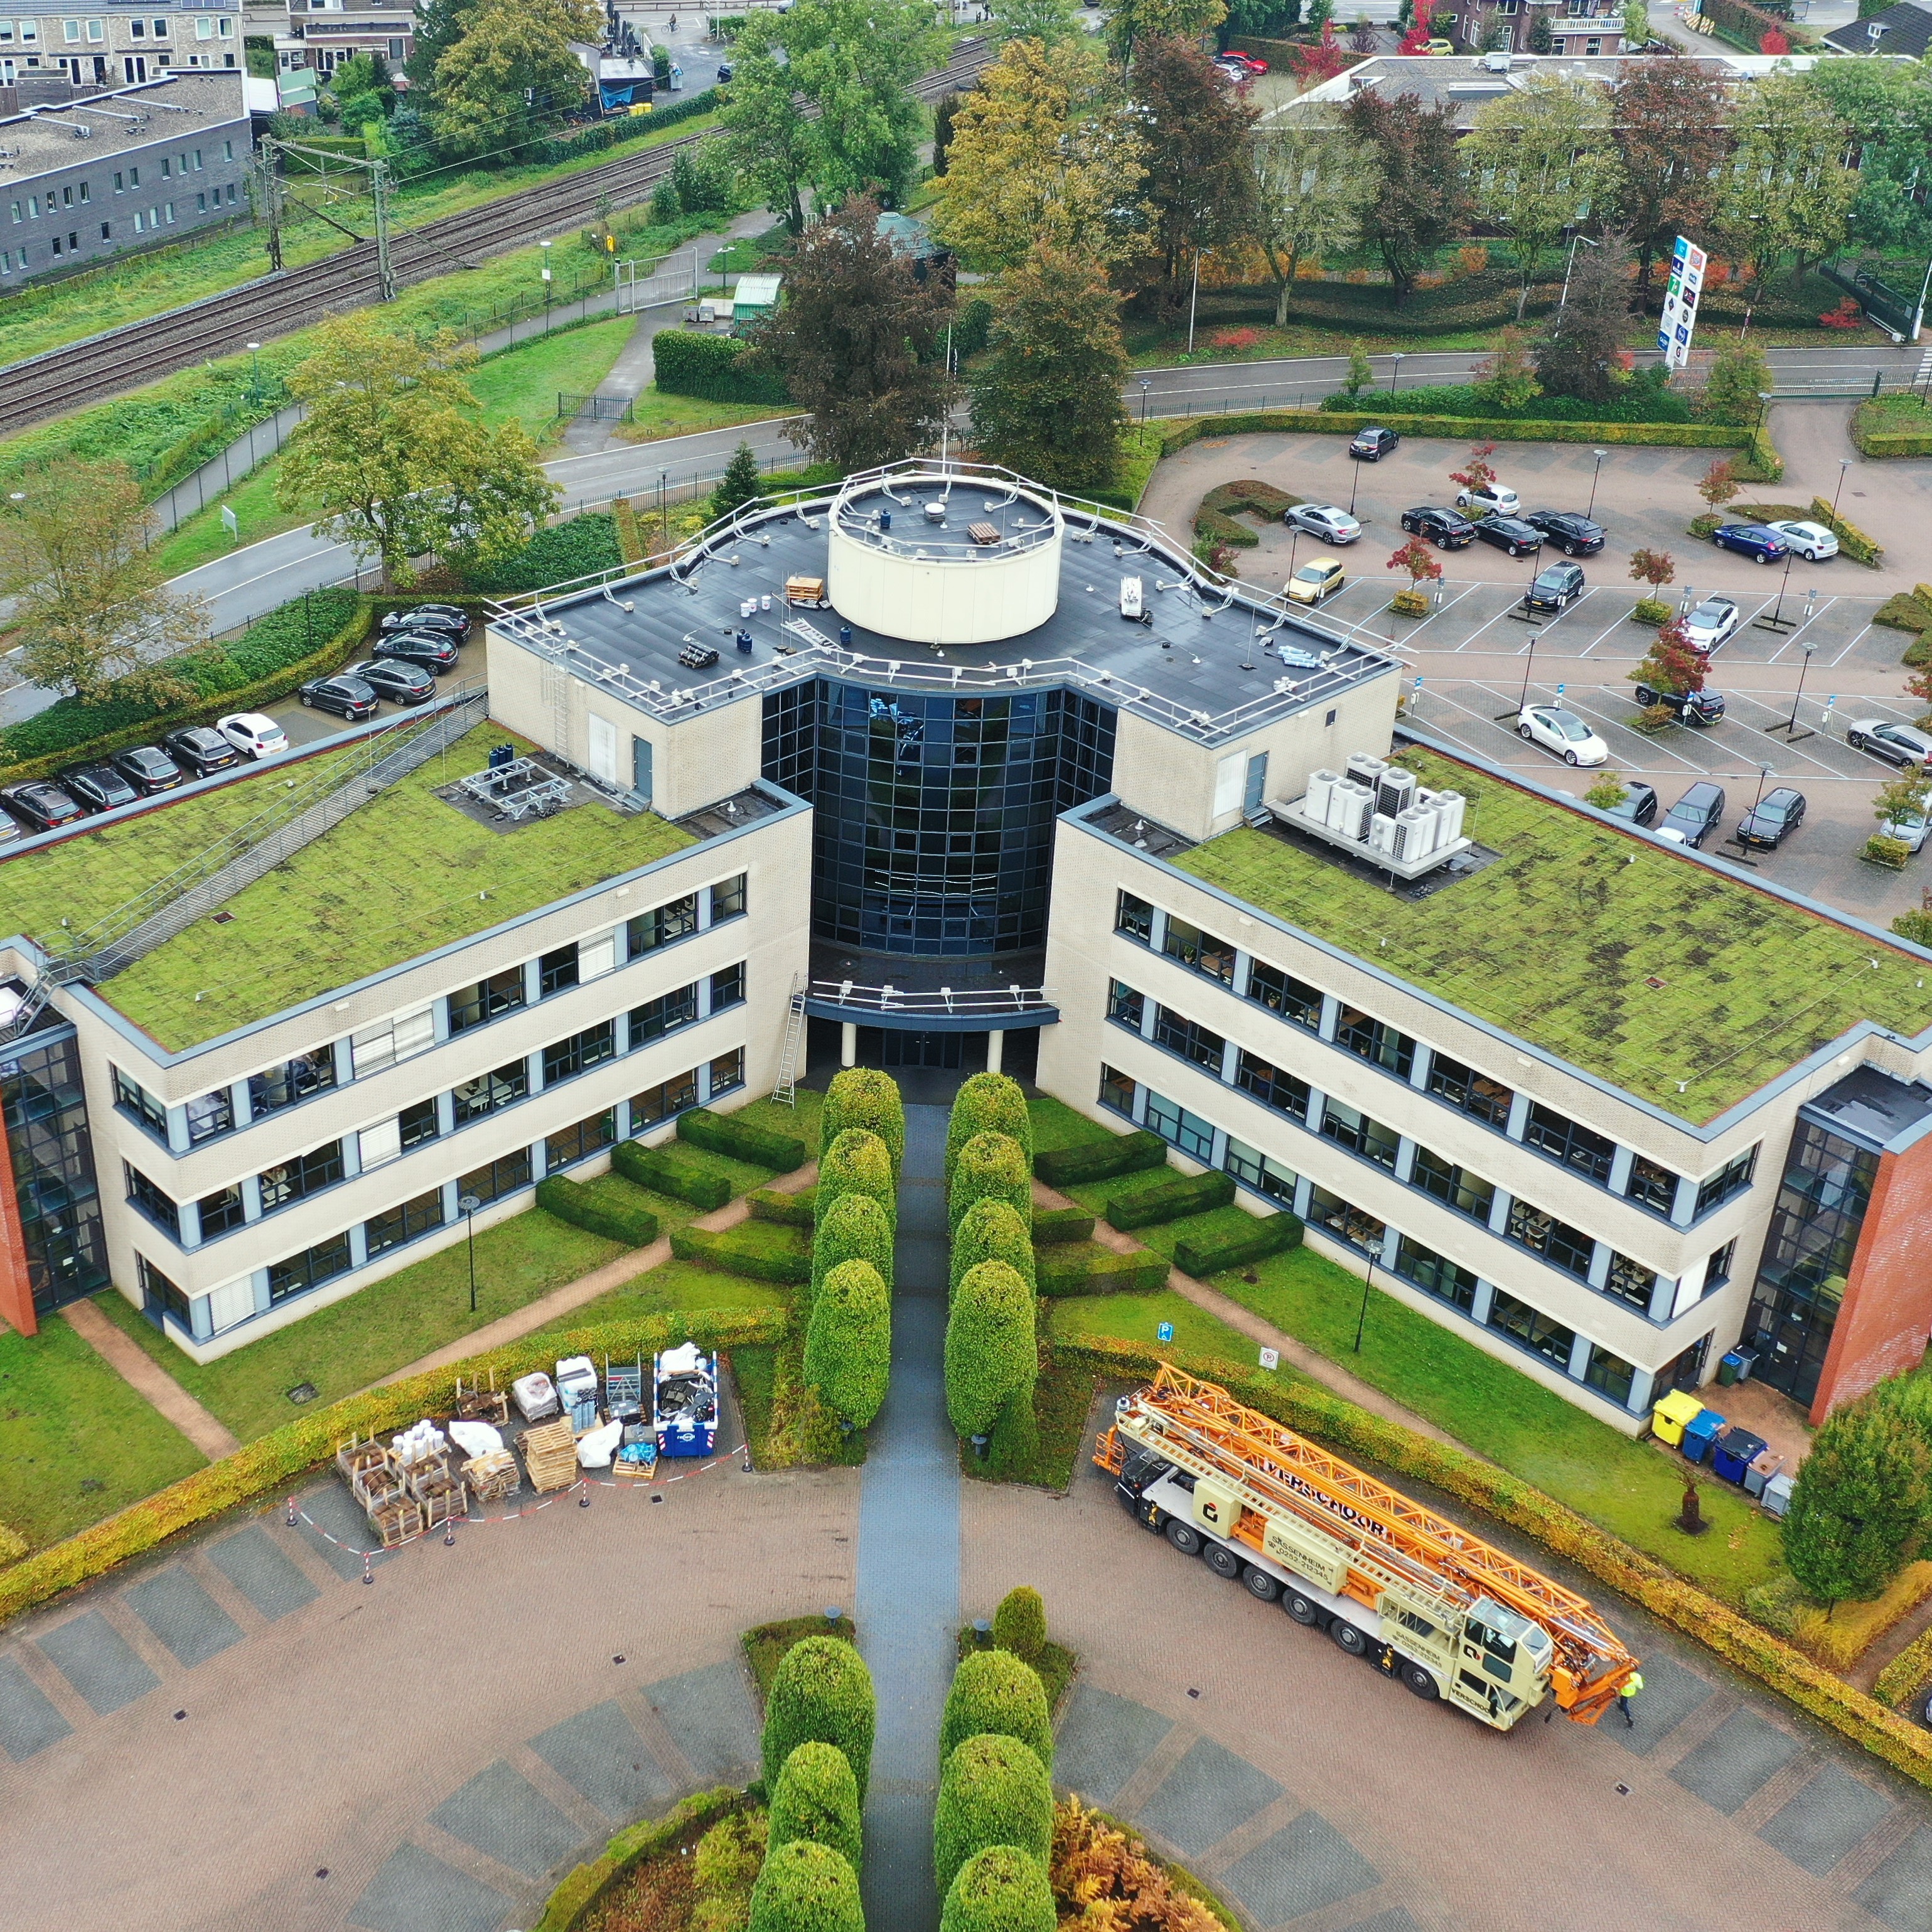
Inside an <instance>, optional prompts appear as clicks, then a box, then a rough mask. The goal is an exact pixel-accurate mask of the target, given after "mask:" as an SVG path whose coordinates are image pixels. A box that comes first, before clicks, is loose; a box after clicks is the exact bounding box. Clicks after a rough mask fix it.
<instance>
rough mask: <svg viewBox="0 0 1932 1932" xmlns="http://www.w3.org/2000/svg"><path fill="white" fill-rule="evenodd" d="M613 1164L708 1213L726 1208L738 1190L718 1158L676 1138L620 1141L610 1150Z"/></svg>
mask: <svg viewBox="0 0 1932 1932" xmlns="http://www.w3.org/2000/svg"><path fill="white" fill-rule="evenodd" d="M610 1165H611V1166H613V1168H615V1169H616V1170H617V1172H619V1174H621V1175H622V1176H623V1177H624V1178H625V1180H626V1181H635V1182H636V1183H637V1185H638V1186H639V1187H648V1188H649V1189H650V1190H652V1193H657V1194H668V1195H669V1196H670V1198H671V1199H673V1201H683V1202H688V1203H689V1205H691V1206H692V1207H693V1208H702V1209H704V1210H705V1211H707V1212H709V1211H710V1210H711V1209H712V1208H721V1207H723V1206H724V1204H725V1202H727V1201H729V1200H730V1198H731V1196H732V1195H733V1193H735V1192H736V1188H735V1186H734V1184H733V1181H732V1178H731V1176H730V1175H728V1174H727V1173H726V1172H724V1169H722V1168H721V1167H720V1166H718V1164H717V1163H715V1161H712V1160H706V1158H705V1157H704V1156H703V1154H694V1153H690V1152H688V1151H686V1150H685V1149H684V1148H681V1147H679V1145H678V1144H677V1143H676V1142H675V1141H673V1142H670V1143H669V1144H667V1145H665V1146H664V1147H646V1146H645V1145H643V1143H642V1142H640V1141H619V1142H618V1143H617V1145H616V1146H615V1147H614V1148H612V1149H611V1150H610Z"/></svg>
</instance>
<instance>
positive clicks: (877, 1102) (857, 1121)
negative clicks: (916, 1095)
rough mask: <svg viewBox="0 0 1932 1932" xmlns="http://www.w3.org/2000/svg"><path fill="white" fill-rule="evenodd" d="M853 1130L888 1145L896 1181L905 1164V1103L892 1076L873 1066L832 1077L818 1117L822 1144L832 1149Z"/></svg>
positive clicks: (854, 1069) (844, 1070)
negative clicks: (854, 1128)
mask: <svg viewBox="0 0 1932 1932" xmlns="http://www.w3.org/2000/svg"><path fill="white" fill-rule="evenodd" d="M851 1127H856V1128H857V1129H858V1130H859V1131H860V1132H861V1133H868V1134H877V1136H878V1137H879V1139H880V1140H882V1141H883V1142H885V1144H886V1153H888V1154H890V1155H891V1156H892V1175H893V1178H895V1180H896V1179H897V1178H898V1171H899V1168H900V1166H901V1163H903V1162H904V1160H905V1102H904V1100H902V1099H901V1097H900V1095H899V1088H898V1082H897V1081H895V1079H893V1078H892V1076H891V1075H890V1074H889V1073H880V1071H879V1070H878V1069H877V1067H844V1068H842V1069H841V1070H840V1071H839V1072H838V1073H835V1074H834V1075H833V1076H832V1083H831V1085H829V1087H827V1088H826V1090H825V1106H824V1109H823V1112H821V1113H820V1115H819V1121H818V1139H819V1145H820V1146H821V1147H829V1146H830V1145H832V1142H834V1141H835V1140H836V1139H838V1136H840V1135H841V1134H842V1133H844V1132H845V1131H846V1130H847V1129H848V1128H851Z"/></svg>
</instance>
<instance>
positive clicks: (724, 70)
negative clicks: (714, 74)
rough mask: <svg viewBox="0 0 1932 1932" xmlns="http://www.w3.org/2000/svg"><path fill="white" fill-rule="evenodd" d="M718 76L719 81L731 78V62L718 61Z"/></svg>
mask: <svg viewBox="0 0 1932 1932" xmlns="http://www.w3.org/2000/svg"><path fill="white" fill-rule="evenodd" d="M730 78H731V63H730V62H729V61H720V62H718V80H720V81H721V82H722V81H727V80H730Z"/></svg>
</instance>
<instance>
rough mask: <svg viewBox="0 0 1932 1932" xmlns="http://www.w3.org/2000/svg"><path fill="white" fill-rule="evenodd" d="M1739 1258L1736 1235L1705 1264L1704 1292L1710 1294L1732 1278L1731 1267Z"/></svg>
mask: <svg viewBox="0 0 1932 1932" xmlns="http://www.w3.org/2000/svg"><path fill="white" fill-rule="evenodd" d="M1737 1258H1738V1244H1737V1241H1736V1237H1735V1236H1734V1237H1733V1238H1732V1239H1731V1240H1730V1241H1727V1242H1726V1243H1725V1244H1724V1246H1723V1247H1721V1248H1720V1249H1719V1250H1718V1252H1717V1253H1715V1255H1713V1256H1712V1257H1711V1259H1709V1261H1708V1262H1706V1263H1705V1264H1704V1292H1705V1293H1706V1295H1709V1293H1710V1292H1711V1291H1712V1289H1714V1288H1722V1287H1723V1286H1724V1284H1725V1283H1726V1282H1727V1281H1729V1280H1730V1278H1731V1267H1732V1265H1733V1262H1736V1259H1737Z"/></svg>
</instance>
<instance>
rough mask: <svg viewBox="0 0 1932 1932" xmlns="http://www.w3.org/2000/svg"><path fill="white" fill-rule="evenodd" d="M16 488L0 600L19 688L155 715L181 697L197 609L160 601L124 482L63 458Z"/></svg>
mask: <svg viewBox="0 0 1932 1932" xmlns="http://www.w3.org/2000/svg"><path fill="white" fill-rule="evenodd" d="M23 484H24V487H23V490H22V491H21V492H20V497H21V500H20V501H19V502H13V503H10V504H7V505H5V506H4V507H5V510H6V512H7V514H5V515H4V516H0V598H5V599H6V601H7V605H8V611H7V623H8V626H9V628H10V629H11V630H12V631H13V633H14V635H15V637H17V639H18V640H20V674H21V676H23V677H25V678H26V680H27V682H28V683H29V684H37V685H40V686H41V687H42V688H43V689H46V690H49V691H61V692H63V693H65V694H68V695H70V696H72V697H80V698H83V699H85V700H87V701H88V702H89V703H99V702H100V701H101V700H102V699H104V698H107V697H126V698H129V699H131V700H134V701H135V702H136V703H141V704H143V705H147V706H152V707H154V709H160V707H161V706H163V705H167V704H175V703H181V702H182V701H183V700H185V699H186V698H187V697H190V696H192V695H193V690H194V687H193V685H191V684H190V683H189V682H187V680H186V679H184V678H183V677H182V676H181V664H180V662H179V659H180V658H181V655H182V654H183V653H184V652H187V653H192V652H194V650H195V649H196V646H198V645H199V644H200V643H202V640H204V639H205V637H207V635H208V612H207V608H206V607H205V605H204V604H202V602H201V601H200V599H199V598H195V597H184V596H180V595H176V594H175V592H171V591H170V590H169V589H168V587H167V583H166V578H165V577H164V575H163V571H162V568H161V565H160V560H159V555H158V553H157V552H156V551H155V550H152V549H151V548H150V547H148V545H149V541H150V539H151V538H152V537H153V536H154V535H155V534H156V533H157V531H158V529H159V527H160V526H159V523H158V522H157V520H156V518H155V517H154V512H153V511H151V509H149V508H148V505H147V504H146V503H145V502H144V501H143V500H142V496H141V487H140V485H139V484H138V483H136V481H135V480H134V478H133V473H132V472H130V470H129V469H127V467H126V466H125V465H124V464H122V463H88V462H83V461H82V460H80V459H79V458H76V457H71V456H70V457H62V458H58V460H55V461H54V462H52V463H49V464H48V465H47V466H46V467H45V468H44V469H39V470H36V471H35V472H33V473H32V475H31V476H29V477H27V478H23ZM171 658H172V659H174V660H175V661H174V662H172V663H170V662H169V659H171Z"/></svg>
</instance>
